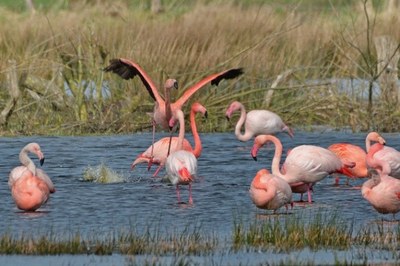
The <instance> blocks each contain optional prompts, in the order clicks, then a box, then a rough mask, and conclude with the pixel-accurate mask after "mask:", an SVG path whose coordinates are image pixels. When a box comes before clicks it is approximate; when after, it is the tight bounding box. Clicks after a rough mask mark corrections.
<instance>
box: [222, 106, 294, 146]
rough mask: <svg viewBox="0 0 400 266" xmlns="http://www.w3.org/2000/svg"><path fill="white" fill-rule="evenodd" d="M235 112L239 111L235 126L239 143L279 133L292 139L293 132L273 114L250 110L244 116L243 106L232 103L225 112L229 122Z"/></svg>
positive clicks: (266, 111) (265, 111)
mask: <svg viewBox="0 0 400 266" xmlns="http://www.w3.org/2000/svg"><path fill="white" fill-rule="evenodd" d="M237 110H240V118H239V120H238V121H237V123H236V126H235V135H236V138H237V139H238V140H240V141H248V140H250V139H251V138H252V137H254V136H258V135H270V134H277V133H280V132H286V133H287V134H288V135H289V136H290V137H293V130H292V129H291V128H290V127H288V126H287V125H286V124H285V123H284V122H283V121H282V118H281V117H280V116H279V115H277V114H276V113H274V112H271V111H268V110H252V111H249V112H248V113H247V114H246V109H245V107H244V105H243V104H242V103H240V102H238V101H234V102H232V103H231V104H230V105H229V107H228V109H227V110H226V112H225V116H226V118H227V119H228V120H230V119H231V117H232V114H233V113H234V112H235V111H237ZM243 124H244V128H245V131H244V134H243V133H242V132H241V128H242V126H243Z"/></svg>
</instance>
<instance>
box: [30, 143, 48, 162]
mask: <svg viewBox="0 0 400 266" xmlns="http://www.w3.org/2000/svg"><path fill="white" fill-rule="evenodd" d="M26 149H27V150H28V151H29V152H32V153H34V154H36V155H37V157H38V158H39V162H40V165H41V166H42V165H43V163H44V155H43V153H42V151H41V149H40V146H39V144H37V143H35V142H32V143H30V144H28V145H27V147H26Z"/></svg>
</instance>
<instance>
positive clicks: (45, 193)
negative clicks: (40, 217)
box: [8, 142, 55, 211]
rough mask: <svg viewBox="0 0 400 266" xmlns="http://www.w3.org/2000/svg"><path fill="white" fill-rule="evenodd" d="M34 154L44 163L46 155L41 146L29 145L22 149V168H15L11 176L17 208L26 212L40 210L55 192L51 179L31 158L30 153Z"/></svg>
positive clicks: (10, 182)
mask: <svg viewBox="0 0 400 266" xmlns="http://www.w3.org/2000/svg"><path fill="white" fill-rule="evenodd" d="M29 152H30V153H34V154H36V155H37V156H38V158H39V160H40V165H42V164H43V162H44V155H43V153H42V151H41V149H40V146H39V144H37V143H34V142H32V143H29V144H27V145H26V146H25V147H24V148H22V150H21V152H20V154H19V160H20V162H21V164H22V166H17V167H15V168H14V169H13V170H12V171H11V172H10V174H9V179H8V186H9V187H10V189H11V195H12V197H13V199H14V201H15V203H16V205H17V207H18V208H19V209H21V210H24V211H35V210H37V209H38V208H40V207H41V206H42V205H43V204H44V203H45V202H47V200H48V199H49V197H50V193H54V192H55V188H54V184H53V182H52V181H51V179H50V177H49V176H48V175H47V174H46V173H45V171H43V170H42V169H40V168H37V167H36V166H35V164H34V163H33V161H32V160H31V159H30V158H29V156H28V153H29Z"/></svg>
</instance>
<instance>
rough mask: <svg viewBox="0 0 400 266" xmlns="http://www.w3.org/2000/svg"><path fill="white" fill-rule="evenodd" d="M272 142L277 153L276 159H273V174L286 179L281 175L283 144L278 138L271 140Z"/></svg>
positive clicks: (275, 154)
mask: <svg viewBox="0 0 400 266" xmlns="http://www.w3.org/2000/svg"><path fill="white" fill-rule="evenodd" d="M271 137H272V136H271ZM270 140H271V141H272V142H273V143H274V145H275V153H274V158H273V159H272V165H271V170H272V173H273V174H274V175H277V176H279V177H281V178H284V175H283V174H282V173H281V170H280V162H281V157H282V149H283V148H282V143H281V142H280V141H279V139H278V138H276V137H273V138H270Z"/></svg>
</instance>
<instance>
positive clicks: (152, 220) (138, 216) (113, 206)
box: [0, 131, 400, 265]
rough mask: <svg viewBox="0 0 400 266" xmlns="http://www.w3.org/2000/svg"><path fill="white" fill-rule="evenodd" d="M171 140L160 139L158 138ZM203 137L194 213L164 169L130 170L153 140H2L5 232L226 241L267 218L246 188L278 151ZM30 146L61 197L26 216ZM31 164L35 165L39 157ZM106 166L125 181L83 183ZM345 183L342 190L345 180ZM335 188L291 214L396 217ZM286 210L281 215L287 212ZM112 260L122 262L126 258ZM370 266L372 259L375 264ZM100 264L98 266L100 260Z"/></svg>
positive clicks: (335, 136) (309, 137) (341, 138)
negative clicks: (20, 176) (25, 158)
mask: <svg viewBox="0 0 400 266" xmlns="http://www.w3.org/2000/svg"><path fill="white" fill-rule="evenodd" d="M166 135H167V134H163V133H158V134H157V139H158V138H161V137H164V136H166ZM382 135H383V137H384V138H385V139H386V141H387V145H390V146H392V147H394V148H396V149H400V138H399V134H382ZM365 136H366V134H365V133H359V134H352V133H347V132H344V131H343V132H335V131H324V132H322V131H321V132H314V133H309V132H295V138H294V139H290V138H289V137H288V136H287V135H280V136H279V137H280V139H281V141H282V143H283V146H284V150H285V151H286V150H287V149H290V148H293V147H295V146H297V145H301V144H313V145H319V146H322V147H328V146H329V145H330V144H332V143H336V142H351V143H353V144H357V145H360V146H362V147H364V145H365V144H364V143H365ZM201 137H202V142H203V152H202V155H201V157H200V158H199V160H198V175H199V176H198V178H197V180H196V182H195V183H194V184H193V186H192V187H193V200H194V205H193V206H188V205H187V204H177V199H176V193H175V188H174V187H173V186H171V185H170V184H168V183H165V182H161V177H162V176H163V175H164V173H165V171H164V170H163V171H161V172H160V177H157V178H152V177H151V175H152V173H153V171H154V170H155V167H154V168H153V170H152V171H151V172H148V171H147V169H146V165H139V166H137V167H136V169H135V170H133V171H130V169H129V168H130V164H131V163H132V161H133V160H134V159H135V157H136V156H137V155H138V154H139V153H141V152H143V151H144V150H145V149H147V147H148V146H149V145H150V144H151V134H150V133H143V134H133V135H127V136H90V137H18V138H2V139H1V141H0V149H1V150H2V164H1V165H0V171H1V175H2V176H3V178H2V179H1V183H0V199H1V201H2V204H1V205H0V213H1V219H0V232H1V234H4V233H11V234H13V235H18V234H21V233H33V234H40V233H45V232H47V231H48V230H52V231H53V232H61V233H65V232H67V233H68V232H77V231H79V232H80V233H83V234H85V233H87V234H89V235H96V236H101V235H107V234H109V233H110V232H117V231H119V230H121V229H123V228H126V229H132V228H136V229H137V230H139V231H140V230H141V229H143V228H148V227H151V226H153V225H154V226H153V227H156V228H160V229H161V230H165V231H172V232H173V231H174V230H175V229H179V228H184V227H186V226H188V225H195V226H199V227H200V228H201V230H202V232H205V233H210V234H215V235H217V236H219V237H221V238H225V237H229V236H230V235H231V233H232V228H233V221H234V219H235V218H234V217H237V216H240V217H241V218H242V219H243V220H244V221H254V220H255V219H257V217H258V216H259V215H260V214H265V211H261V210H258V209H257V208H256V207H254V206H253V204H252V202H251V200H250V198H249V195H248V188H249V185H250V183H251V180H252V178H253V177H254V175H255V174H256V172H257V171H258V170H259V169H261V168H265V167H266V168H268V169H270V165H271V159H272V156H273V150H272V149H273V146H272V145H271V146H270V147H267V148H264V149H262V150H261V151H260V152H259V156H258V161H257V162H255V161H254V160H253V159H252V158H251V156H250V148H251V146H252V142H251V141H249V142H246V143H243V142H239V141H238V140H237V139H236V138H235V136H234V134H233V133H220V134H204V133H203V134H201ZM188 139H189V140H191V139H192V138H191V135H188ZM33 141H35V142H38V143H39V144H40V145H41V147H42V151H43V153H44V155H45V157H46V160H45V164H44V165H43V167H42V168H43V169H44V170H45V171H46V172H47V173H48V174H49V176H50V177H51V178H52V180H53V182H54V184H55V186H56V189H57V191H56V193H54V194H52V195H51V199H50V201H49V202H48V203H47V204H46V205H45V206H44V207H42V208H41V209H39V211H38V212H36V213H24V212H21V211H20V210H18V209H17V208H16V206H15V203H14V202H13V200H12V198H11V195H10V191H9V188H8V185H7V181H8V174H9V172H10V170H11V169H12V168H13V167H15V166H17V165H19V161H18V153H19V151H20V150H21V148H22V147H23V146H24V145H25V144H27V143H29V142H33ZM32 158H33V160H34V162H35V163H36V164H38V160H37V158H34V157H32ZM101 163H104V164H105V165H106V166H107V167H108V168H110V169H112V170H114V171H116V172H117V173H118V174H119V175H121V176H122V177H123V179H124V180H125V181H124V182H118V183H110V184H102V183H94V182H85V181H83V173H84V171H85V169H86V168H87V167H88V166H96V165H99V164H101ZM341 182H342V183H344V179H343V180H342V181H341ZM362 182H364V180H361V181H358V182H352V184H353V185H360V184H362ZM333 183H334V179H333V178H332V177H328V178H325V179H324V180H322V181H321V182H320V183H318V184H317V185H316V186H315V187H314V195H313V199H314V201H315V202H314V203H313V204H311V205H308V204H306V205H302V206H299V205H295V207H294V208H293V209H292V210H290V213H291V214H293V215H295V214H299V213H301V212H305V211H312V210H321V209H322V210H327V211H330V210H336V211H337V212H338V213H339V214H340V217H341V218H343V219H346V220H349V221H354V224H355V225H356V226H365V225H368V224H370V223H374V222H376V221H379V220H380V219H382V218H389V219H390V218H391V216H388V217H384V216H383V215H380V214H378V213H377V212H376V211H375V210H374V209H373V208H372V207H371V206H370V205H369V203H368V202H367V201H366V200H364V199H363V197H362V196H361V192H360V190H356V189H349V188H348V187H345V186H340V187H335V186H333ZM181 197H182V200H183V201H187V198H188V190H187V187H185V186H183V187H182V188H181ZM298 198H299V195H297V194H295V195H294V199H295V200H296V199H298ZM281 211H282V212H284V209H282V210H281ZM235 256H239V255H235ZM113 257H114V258H117V260H119V259H121V257H123V256H121V257H119V256H116V255H113ZM239 257H241V258H242V260H241V261H242V262H243V263H244V264H247V262H248V260H249V257H248V256H247V257H246V255H245V254H241V255H240V256H239ZM13 258H14V260H13ZM21 258H24V257H23V256H22V257H20V256H0V264H1V265H3V264H2V263H1V262H2V261H3V262H5V261H7V262H9V261H10V260H11V262H10V263H12V262H13V261H14V263H15V265H19V264H20V263H18V261H19V260H20V259H21ZM40 258H42V259H43V261H42V262H46V258H47V259H49V258H51V257H39V261H40ZM371 259H372V260H373V258H372V257H371ZM110 260H112V259H110ZM122 260H124V259H122ZM71 261H72V259H71ZM235 261H236V260H235ZM10 263H7V265H8V264H10ZM39 264H40V263H39ZM49 264H51V262H49ZM98 264H101V263H100V261H98ZM116 264H119V263H116ZM217 264H218V263H217ZM234 264H235V263H234ZM88 265H90V263H88Z"/></svg>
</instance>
